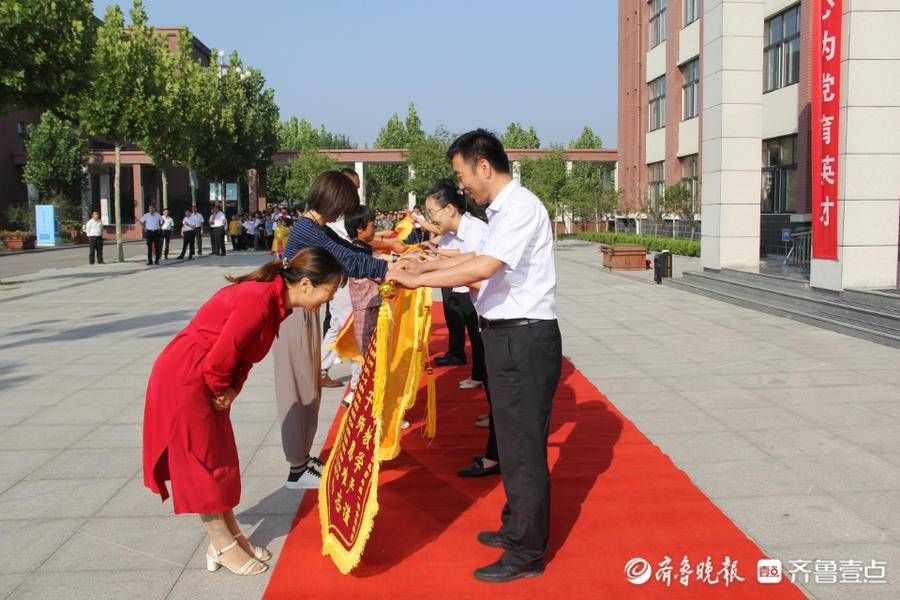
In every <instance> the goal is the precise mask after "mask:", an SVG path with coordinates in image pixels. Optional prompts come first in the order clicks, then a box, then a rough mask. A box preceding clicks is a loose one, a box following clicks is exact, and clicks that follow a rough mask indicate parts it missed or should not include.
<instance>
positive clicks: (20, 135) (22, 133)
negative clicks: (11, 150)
mask: <svg viewBox="0 0 900 600" xmlns="http://www.w3.org/2000/svg"><path fill="white" fill-rule="evenodd" d="M27 136H28V127H26V125H25V123H23V122H22V121H17V122H16V143H17V144H18V146H19V149H20V150H24V149H25V138H26V137H27Z"/></svg>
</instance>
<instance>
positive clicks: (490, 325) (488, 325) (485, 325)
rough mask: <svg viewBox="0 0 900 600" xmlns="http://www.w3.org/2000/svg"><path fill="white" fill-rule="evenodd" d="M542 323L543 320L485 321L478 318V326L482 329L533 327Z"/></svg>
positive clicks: (482, 318)
mask: <svg viewBox="0 0 900 600" xmlns="http://www.w3.org/2000/svg"><path fill="white" fill-rule="evenodd" d="M543 321H544V319H485V318H484V317H478V326H479V327H481V328H482V329H494V328H498V329H499V328H501V327H522V326H523V325H533V324H534V323H542V322H543Z"/></svg>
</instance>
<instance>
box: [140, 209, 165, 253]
mask: <svg viewBox="0 0 900 600" xmlns="http://www.w3.org/2000/svg"><path fill="white" fill-rule="evenodd" d="M140 222H141V225H142V226H143V228H144V239H146V240H147V264H148V265H152V264H154V260H153V259H154V256H155V257H156V262H155V264H157V265H158V264H159V257H160V256H162V244H161V243H160V242H161V241H162V224H163V218H162V215H160V214H159V213H158V212H156V205H155V204H151V205H150V209H149V210H148V211H147V212H145V213H144V216H142V217H141V219H140Z"/></svg>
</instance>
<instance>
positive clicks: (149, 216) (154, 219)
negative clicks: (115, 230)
mask: <svg viewBox="0 0 900 600" xmlns="http://www.w3.org/2000/svg"><path fill="white" fill-rule="evenodd" d="M141 223H142V224H143V225H144V229H146V230H147V231H158V230H159V228H160V227H162V215H161V214H159V213H144V216H143V217H141Z"/></svg>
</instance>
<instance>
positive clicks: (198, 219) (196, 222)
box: [191, 210, 204, 233]
mask: <svg viewBox="0 0 900 600" xmlns="http://www.w3.org/2000/svg"><path fill="white" fill-rule="evenodd" d="M203 220H204V219H203V215H202V214H200V211H199V210H198V211H197V212H195V213H194V214H192V215H191V225H193V226H194V229H196V230H197V233H200V232H201V231H203Z"/></svg>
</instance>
